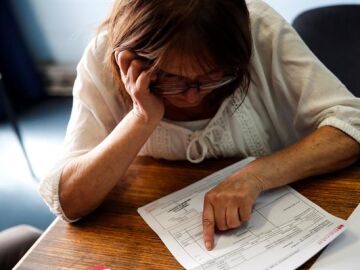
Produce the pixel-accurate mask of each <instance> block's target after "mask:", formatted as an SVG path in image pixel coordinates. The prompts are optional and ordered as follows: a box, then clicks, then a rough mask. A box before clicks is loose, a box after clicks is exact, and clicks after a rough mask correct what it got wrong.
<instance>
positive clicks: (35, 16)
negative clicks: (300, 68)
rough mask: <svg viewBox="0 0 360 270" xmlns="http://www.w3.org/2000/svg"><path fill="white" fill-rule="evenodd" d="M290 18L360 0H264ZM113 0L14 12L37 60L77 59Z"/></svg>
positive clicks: (31, 2) (32, 4) (19, 3)
mask: <svg viewBox="0 0 360 270" xmlns="http://www.w3.org/2000/svg"><path fill="white" fill-rule="evenodd" d="M265 1H266V2H267V3H269V4H270V5H271V6H273V7H274V8H275V9H276V10H277V11H278V12H279V13H280V14H282V15H283V16H284V17H285V18H286V19H287V20H288V21H289V22H291V21H292V20H293V19H294V18H295V16H296V15H297V14H299V13H300V12H302V11H304V10H306V9H309V8H313V7H318V6H325V5H333V4H340V3H360V0H354V1H343V0H316V1H314V0H300V1H284V0H265ZM112 2H113V0H91V1H88V0H46V1H44V0H13V1H12V5H13V7H14V11H15V15H16V17H17V19H18V21H19V24H20V26H21V30H22V32H23V35H24V37H25V39H26V41H27V43H28V46H29V49H30V50H31V52H32V54H33V56H34V57H35V59H36V60H37V61H40V62H55V63H59V64H74V63H76V62H78V60H79V59H80V57H81V54H82V51H83V49H84V48H85V46H86V44H87V42H88V41H89V40H90V38H91V36H92V35H93V34H94V31H95V30H96V27H97V25H98V24H99V22H100V21H101V20H102V19H103V18H104V17H105V16H106V14H107V13H108V10H109V8H110V6H111V4H112Z"/></svg>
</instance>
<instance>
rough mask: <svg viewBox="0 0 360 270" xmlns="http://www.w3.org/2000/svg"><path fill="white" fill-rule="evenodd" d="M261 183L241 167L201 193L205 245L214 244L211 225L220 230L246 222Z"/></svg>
mask: <svg viewBox="0 0 360 270" xmlns="http://www.w3.org/2000/svg"><path fill="white" fill-rule="evenodd" d="M263 188H264V187H263V182H262V180H260V179H259V178H258V177H256V176H255V175H253V174H251V172H249V169H248V168H244V169H243V170H240V171H239V172H236V173H235V174H233V175H231V176H230V177H228V178H227V179H225V180H224V181H223V182H221V183H220V184H219V185H218V186H216V187H215V188H213V189H212V190H210V191H209V192H207V193H206V194H205V200H204V212H203V234H204V242H205V246H206V248H207V249H208V250H211V249H212V248H213V246H214V232H215V226H216V227H217V229H218V230H220V231H224V230H228V229H234V228H237V227H239V226H240V225H241V224H243V223H244V222H246V221H248V220H249V219H250V216H251V211H252V206H253V204H254V202H255V200H256V198H257V197H258V195H259V194H260V193H261V192H262V191H263Z"/></svg>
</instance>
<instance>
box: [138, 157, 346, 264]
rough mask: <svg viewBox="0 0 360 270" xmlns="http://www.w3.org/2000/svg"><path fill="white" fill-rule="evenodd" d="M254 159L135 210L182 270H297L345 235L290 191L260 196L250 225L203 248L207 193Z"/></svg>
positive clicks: (319, 210)
mask: <svg viewBox="0 0 360 270" xmlns="http://www.w3.org/2000/svg"><path fill="white" fill-rule="evenodd" d="M252 160H254V159H253V158H248V159H246V160H243V161H240V162H238V163H235V164H233V165H231V166H229V167H227V168H225V169H222V170H220V171H218V172H215V173H214V174H212V175H210V176H208V177H205V178H203V179H202V180H200V181H198V182H196V183H194V184H192V185H190V186H188V187H186V188H184V189H182V190H179V191H177V192H174V193H172V194H170V195H167V196H165V197H163V198H161V199H159V200H157V201H155V202H153V203H150V204H148V205H146V206H143V207H141V208H139V209H138V212H139V214H140V215H141V217H142V218H143V219H144V220H145V221H146V223H147V224H148V225H149V226H150V227H151V228H152V229H153V230H154V231H155V232H156V233H157V234H158V236H159V237H160V238H161V240H162V241H163V242H164V243H165V245H166V246H167V248H168V249H169V250H170V252H171V253H172V254H173V255H174V257H175V258H176V259H177V260H178V262H179V263H180V264H181V265H182V266H183V267H184V268H186V269H194V270H198V269H206V270H228V269H252V270H256V269H286V270H288V269H295V268H297V267H299V266H300V265H301V264H303V263H304V262H305V261H307V260H308V259H309V258H311V257H312V256H313V255H315V254H316V253H317V252H318V251H320V250H321V249H322V248H324V247H325V246H326V245H327V244H329V243H330V242H331V241H332V240H334V239H335V238H336V237H337V236H338V235H339V234H341V233H342V232H343V231H344V230H345V226H344V225H345V221H344V220H342V219H339V218H337V217H334V216H332V215H330V214H329V213H327V212H326V211H325V210H323V209H322V208H320V207H319V206H317V205H316V204H314V203H312V202H311V201H310V200H308V199H307V198H305V197H304V196H302V195H301V194H300V193H298V192H296V191H295V190H294V189H292V188H291V187H289V186H286V187H282V188H278V189H274V190H271V191H267V192H264V193H262V194H261V195H260V196H259V198H258V199H257V201H256V203H255V205H254V207H253V212H252V217H251V219H250V221H249V222H247V223H246V224H244V225H242V226H241V227H240V228H238V229H234V230H229V231H226V232H221V233H219V232H217V233H216V236H215V247H214V249H213V250H212V251H208V250H207V249H206V248H205V245H204V241H203V235H202V211H203V200H204V195H205V193H206V192H207V191H208V190H210V189H211V188H213V187H214V186H216V185H217V184H218V183H219V182H220V181H222V180H223V179H225V178H226V177H227V176H229V175H231V174H232V173H234V172H236V171H238V170H239V169H241V168H242V167H244V166H246V165H247V164H248V163H249V162H250V161H252Z"/></svg>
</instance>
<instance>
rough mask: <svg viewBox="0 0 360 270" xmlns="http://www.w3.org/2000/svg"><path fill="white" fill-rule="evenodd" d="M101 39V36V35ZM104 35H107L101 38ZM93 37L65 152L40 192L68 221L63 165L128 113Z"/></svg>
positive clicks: (79, 80)
mask: <svg viewBox="0 0 360 270" xmlns="http://www.w3.org/2000/svg"><path fill="white" fill-rule="evenodd" d="M100 38H101V37H100ZM102 38H104V37H102ZM98 42H99V40H98V39H94V40H93V41H92V42H91V43H90V44H89V45H88V47H87V48H86V50H85V52H84V55H83V57H82V59H81V60H80V62H79V64H78V66H77V77H76V80H75V83H74V88H73V107H72V112H71V116H70V121H69V123H68V127H67V131H66V135H65V139H64V143H63V146H62V152H61V154H60V157H59V159H58V161H57V162H56V164H55V165H54V167H53V168H52V169H51V170H50V171H49V172H48V174H47V176H46V177H45V178H44V179H42V181H41V183H40V186H39V192H40V195H41V196H42V197H43V199H44V200H45V202H46V204H47V205H48V206H49V208H50V209H51V211H52V212H53V213H54V214H56V215H58V216H60V217H62V218H63V219H65V220H66V221H68V222H74V221H76V220H70V219H68V218H67V217H66V216H65V214H64V212H63V210H62V208H61V205H60V201H59V181H60V177H61V174H62V171H63V169H64V167H65V166H66V165H67V164H68V163H69V162H70V161H72V160H73V159H75V158H76V157H79V156H81V155H84V154H85V153H87V152H89V151H90V150H91V149H93V148H94V147H95V146H96V145H98V144H99V143H100V142H102V141H103V140H104V139H105V137H106V136H107V135H108V134H109V133H110V132H111V131H112V129H114V127H115V126H116V124H117V123H118V122H119V121H120V120H121V118H122V117H123V115H124V113H125V109H124V105H123V104H122V102H121V100H120V97H119V95H117V91H116V90H115V89H116V88H115V87H114V82H113V81H112V80H111V77H110V76H109V75H108V74H111V72H109V71H107V70H106V68H104V65H103V55H104V53H103V47H102V45H101V44H100V43H98Z"/></svg>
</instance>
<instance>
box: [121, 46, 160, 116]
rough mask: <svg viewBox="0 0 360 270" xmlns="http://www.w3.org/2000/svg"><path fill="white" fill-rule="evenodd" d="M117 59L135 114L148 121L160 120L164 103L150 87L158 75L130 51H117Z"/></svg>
mask: <svg viewBox="0 0 360 270" xmlns="http://www.w3.org/2000/svg"><path fill="white" fill-rule="evenodd" d="M115 59H116V62H117V64H118V66H119V69H120V74H121V80H122V81H123V83H124V86H125V89H126V91H127V92H128V94H129V95H130V97H131V98H132V101H133V112H134V113H135V115H136V116H137V117H139V118H140V119H141V120H144V121H145V122H147V123H154V122H159V121H160V120H161V119H162V118H163V116H164V111H165V109H164V103H163V101H162V100H161V98H159V97H157V96H156V95H154V94H153V93H151V92H150V89H149V85H150V82H151V81H152V80H155V79H156V75H154V74H151V72H150V71H149V70H148V67H147V65H146V63H144V62H143V61H142V60H141V59H140V57H139V56H138V55H136V54H135V53H132V52H130V51H116V52H115Z"/></svg>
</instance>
